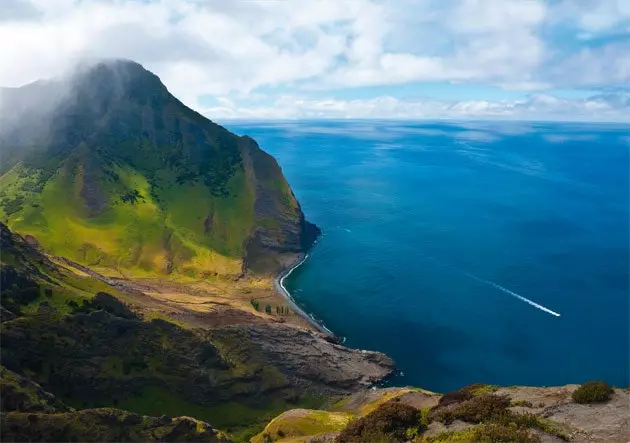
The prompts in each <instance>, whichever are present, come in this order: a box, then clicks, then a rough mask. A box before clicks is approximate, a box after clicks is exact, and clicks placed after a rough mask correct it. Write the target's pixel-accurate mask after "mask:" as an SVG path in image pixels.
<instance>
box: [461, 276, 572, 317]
mask: <svg viewBox="0 0 630 443" xmlns="http://www.w3.org/2000/svg"><path fill="white" fill-rule="evenodd" d="M461 272H464V271H461ZM464 274H466V275H467V276H469V277H470V278H472V279H475V280H477V281H478V282H481V283H486V284H488V285H490V286H492V287H494V288H497V289H498V290H499V291H503V292H505V293H506V294H510V295H511V296H513V297H516V298H518V299H519V300H521V301H524V302H525V303H527V304H529V305H532V306H533V307H535V308H538V309H540V310H541V311H544V312H546V313H547V314H551V315H555V316H556V317H560V314H558V313H557V312H556V311H552V310H551V309H549V308H545V307H544V306H543V305H539V304H538V303H536V302H535V301H532V300H530V299H529V298H527V297H523V296H522V295H520V294H517V293H516V292H514V291H510V290H509V289H508V288H504V287H503V286H501V285H498V284H496V283H494V282H491V281H489V280H486V279H483V278H480V277H477V276H476V275H473V274H470V273H468V272H464Z"/></svg>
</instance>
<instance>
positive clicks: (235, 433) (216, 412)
mask: <svg viewBox="0 0 630 443" xmlns="http://www.w3.org/2000/svg"><path fill="white" fill-rule="evenodd" d="M321 401H322V400H321V399H319V398H315V397H305V398H303V399H302V400H301V401H300V402H299V404H301V405H304V406H309V405H310V406H313V405H319V404H320V403H321ZM292 406H295V405H292ZM119 407H120V408H121V409H125V410H129V411H132V412H136V413H139V414H144V415H153V416H161V415H169V416H172V417H175V416H182V415H186V416H190V417H195V418H197V419H199V420H203V421H207V422H208V423H211V424H212V426H213V427H215V428H219V429H222V430H226V431H227V432H228V433H229V434H230V435H231V436H232V438H234V439H235V440H236V441H248V440H249V438H250V437H252V436H254V435H255V434H256V433H258V432H260V431H261V430H262V429H263V427H264V426H265V423H268V422H269V420H271V419H272V418H273V417H274V416H276V415H277V414H279V413H280V412H282V411H285V410H287V409H288V408H289V407H290V406H289V405H288V404H287V403H286V402H285V401H284V400H282V399H280V398H277V399H274V400H272V401H268V402H263V403H261V406H260V407H258V408H257V407H253V406H250V405H246V404H244V403H242V402H238V401H230V402H223V403H221V404H218V405H214V406H202V405H197V404H193V403H190V402H188V401H186V400H185V399H184V398H182V397H181V396H179V395H177V394H174V393H172V392H170V391H167V390H165V389H162V388H159V387H148V388H146V389H145V390H144V391H143V392H142V394H140V395H135V396H132V397H128V398H126V399H124V400H122V401H121V402H120V403H119Z"/></svg>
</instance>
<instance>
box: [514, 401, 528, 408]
mask: <svg viewBox="0 0 630 443" xmlns="http://www.w3.org/2000/svg"><path fill="white" fill-rule="evenodd" d="M511 406H522V407H524V408H533V407H534V405H533V404H532V402H531V401H527V400H516V401H513V402H512V404H511Z"/></svg>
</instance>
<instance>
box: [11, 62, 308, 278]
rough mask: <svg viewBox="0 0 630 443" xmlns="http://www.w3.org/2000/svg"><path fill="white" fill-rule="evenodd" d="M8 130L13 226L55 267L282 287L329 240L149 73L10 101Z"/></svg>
mask: <svg viewBox="0 0 630 443" xmlns="http://www.w3.org/2000/svg"><path fill="white" fill-rule="evenodd" d="M38 95H42V96H43V97H42V99H41V101H38V100H36V97H37V96H38ZM0 122H1V123H2V128H1V129H2V130H0V155H2V158H3V162H2V169H1V170H0V173H2V175H1V176H0V218H1V219H2V220H3V221H5V222H7V224H8V225H9V226H10V227H11V228H12V229H14V230H15V231H17V232H19V233H22V234H25V235H27V234H28V235H30V236H32V237H34V238H36V239H37V241H38V242H39V244H40V245H41V246H42V247H43V248H44V249H45V250H46V251H48V252H52V253H53V254H55V255H61V256H66V257H68V258H70V259H73V260H75V261H77V262H80V263H82V264H84V265H88V266H90V265H92V266H94V265H98V266H99V267H108V268H114V269H119V268H122V269H127V270H128V271H131V272H132V274H134V273H135V274H146V272H151V273H157V274H171V273H177V274H183V275H187V276H195V277H201V276H203V275H204V273H208V272H214V273H218V274H224V275H225V274H228V275H230V274H232V275H235V274H239V273H241V272H242V270H245V271H251V272H260V273H273V272H276V271H278V270H279V269H280V268H281V267H282V266H283V265H282V263H283V262H285V261H286V258H282V256H283V254H295V253H299V252H303V251H305V250H306V249H308V247H310V245H311V244H312V243H313V241H314V239H315V237H316V236H317V234H318V230H317V228H316V227H314V226H313V225H312V224H310V223H308V222H306V221H305V219H304V214H303V213H302V210H301V208H300V205H299V204H298V202H297V201H296V199H295V196H294V195H293V192H292V191H291V188H290V187H289V185H288V184H287V182H286V180H285V178H284V176H283V174H282V171H281V169H280V167H279V166H278V164H277V162H276V161H275V160H274V159H273V158H272V157H271V156H269V155H268V154H266V153H265V152H264V151H262V150H261V149H260V148H259V147H258V145H257V144H256V142H254V141H253V140H252V139H251V138H249V137H239V136H237V135H235V134H232V133H230V132H229V131H227V130H226V129H225V128H223V127H221V126H219V125H217V124H215V123H213V122H211V121H210V120H208V119H206V118H205V117H203V116H202V115H200V114H198V113H196V112H194V111H193V110H191V109H189V108H187V107H186V106H184V105H183V104H182V103H181V102H180V101H179V100H177V99H176V98H175V97H174V96H172V95H171V94H170V93H169V91H168V90H167V88H166V87H165V86H164V85H163V84H162V83H161V81H160V79H159V78H158V77H157V76H155V75H154V74H152V73H150V72H149V71H147V70H145V69H144V68H143V67H142V66H140V65H138V64H137V63H134V62H130V61H120V60H114V61H108V62H101V63H97V64H95V65H90V66H85V67H83V68H82V69H80V70H79V71H77V72H76V73H75V74H74V75H73V76H72V77H70V78H68V79H64V80H59V81H51V82H39V83H36V84H33V85H28V86H25V87H23V88H16V89H11V90H5V91H4V92H3V93H2V94H0Z"/></svg>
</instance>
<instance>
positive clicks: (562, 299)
mask: <svg viewBox="0 0 630 443" xmlns="http://www.w3.org/2000/svg"><path fill="white" fill-rule="evenodd" d="M227 126H228V127H229V128H230V129H231V130H234V131H235V132H237V133H239V134H247V135H250V136H252V137H254V138H255V139H256V140H257V141H258V142H259V144H260V145H261V147H262V148H263V149H265V150H267V151H268V152H269V153H271V154H273V155H274V156H275V157H276V158H277V159H278V161H279V163H280V165H281V166H282V168H283V170H284V173H285V175H286V177H287V179H288V181H289V182H290V184H291V186H292V187H293V190H294V192H295V194H296V196H297V197H298V199H299V201H300V202H301V204H302V207H303V209H304V212H305V213H306V215H307V217H308V219H309V220H311V221H313V222H314V223H316V224H317V225H319V226H320V227H321V228H322V230H323V232H324V236H323V238H322V239H321V241H320V242H319V243H318V244H317V245H316V246H315V248H314V249H313V250H312V252H311V254H310V257H309V259H308V260H307V262H306V263H305V264H304V265H303V266H302V267H300V268H299V269H297V270H296V271H295V272H294V273H293V274H292V275H291V277H290V278H289V279H287V280H288V281H287V282H286V284H287V287H288V289H289V290H290V291H291V293H292V294H293V296H294V297H295V299H296V300H297V301H298V302H299V303H300V304H301V305H302V306H304V307H305V308H306V310H308V311H309V312H312V313H313V314H314V315H315V316H316V317H317V318H319V319H321V320H322V321H323V322H324V323H325V324H326V326H327V327H328V328H330V329H332V330H333V331H334V332H335V333H336V334H338V335H340V336H345V337H347V343H346V344H347V345H348V346H352V347H358V348H361V349H372V350H378V351H383V352H385V353H387V354H388V355H390V356H391V357H392V358H394V360H395V361H396V363H397V365H398V367H399V368H400V369H401V370H402V371H403V373H404V376H401V377H398V378H397V379H395V380H393V383H394V384H398V385H404V384H413V385H417V386H422V387H424V388H427V389H432V390H436V391H441V392H444V391H448V390H452V389H455V388H458V387H461V386H464V385H467V384H470V383H474V382H483V383H493V384H500V385H512V384H529V385H558V384H566V383H580V382H583V381H586V380H590V379H603V380H607V381H608V382H610V383H614V384H617V385H622V386H627V385H628V383H629V382H630V380H629V379H630V374H629V368H628V365H629V359H630V355H629V349H630V342H629V334H630V332H629V331H630V329H629V328H630V326H629V316H630V306H629V303H630V301H629V268H630V262H629V233H628V230H629V197H630V196H629V186H630V185H629V184H630V181H629V170H630V167H629V152H630V127H629V126H627V125H626V126H622V125H611V124H609V125H603V124H601V125H600V124H598V125H595V124H568V123H566V124H564V123H524V122H496V123H494V122H466V123H461V122H460V123H444V122H442V123H439V122H421V123H418V122H415V123H413V122H392V121H389V122H388V121H344V122H322V121H318V122H306V121H302V122H275V123H272V122H267V123H264V122H262V123H261V122H258V123H256V122H246V123H234V122H230V123H228V124H227ZM515 294H516V295H520V296H521V297H525V298H527V299H529V300H531V301H533V302H535V303H537V304H539V305H541V306H542V307H545V308H547V309H548V310H549V311H553V312H555V313H558V314H560V316H555V315H552V313H551V312H549V311H544V310H542V309H539V308H538V307H536V306H533V305H531V304H528V303H527V302H525V301H524V300H523V299H519V298H517V297H516V296H515Z"/></svg>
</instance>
